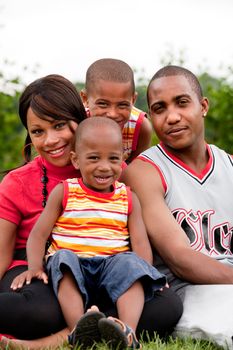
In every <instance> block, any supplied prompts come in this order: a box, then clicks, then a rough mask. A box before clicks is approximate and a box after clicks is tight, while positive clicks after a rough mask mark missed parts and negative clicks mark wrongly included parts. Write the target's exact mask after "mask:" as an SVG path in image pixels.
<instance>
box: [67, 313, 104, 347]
mask: <svg viewBox="0 0 233 350" xmlns="http://www.w3.org/2000/svg"><path fill="white" fill-rule="evenodd" d="M102 318H105V315H104V314H103V313H102V312H100V311H88V312H86V313H85V314H84V315H83V316H82V317H81V318H80V320H79V321H78V323H77V325H76V326H75V328H74V330H73V331H72V332H71V334H70V335H69V336H68V342H69V344H70V345H72V346H76V345H80V346H81V348H82V349H87V348H90V347H92V346H93V345H95V344H96V343H98V342H100V341H101V335H100V332H99V328H98V322H99V321H100V320H101V319H102Z"/></svg>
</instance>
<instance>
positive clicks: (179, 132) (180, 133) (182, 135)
mask: <svg viewBox="0 0 233 350" xmlns="http://www.w3.org/2000/svg"><path fill="white" fill-rule="evenodd" d="M148 100H149V113H150V117H151V121H152V124H153V127H154V130H155V132H156V134H157V136H158V138H159V139H160V140H161V141H162V142H163V143H164V144H165V145H166V146H167V147H168V148H170V149H173V150H181V149H184V148H187V147H191V146H193V145H194V144H196V143H197V142H198V141H200V140H202V141H203V140H204V118H203V117H204V114H205V113H206V112H207V111H208V100H207V99H205V98H203V99H202V100H201V101H200V99H199V98H198V96H197V93H196V92H195V91H194V89H193V88H192V86H191V84H190V82H189V80H188V79H187V78H186V77H184V76H181V75H177V76H168V77H162V78H158V79H155V80H154V81H153V82H152V83H151V85H150V88H149V91H148Z"/></svg>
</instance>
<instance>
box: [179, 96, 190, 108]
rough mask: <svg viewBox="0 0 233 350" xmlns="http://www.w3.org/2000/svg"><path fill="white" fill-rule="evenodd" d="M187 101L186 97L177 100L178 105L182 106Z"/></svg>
mask: <svg viewBox="0 0 233 350" xmlns="http://www.w3.org/2000/svg"><path fill="white" fill-rule="evenodd" d="M188 103H189V101H188V100H187V99H186V98H182V99H180V100H179V101H178V104H179V106H181V107H184V106H186V105H187V104H188Z"/></svg>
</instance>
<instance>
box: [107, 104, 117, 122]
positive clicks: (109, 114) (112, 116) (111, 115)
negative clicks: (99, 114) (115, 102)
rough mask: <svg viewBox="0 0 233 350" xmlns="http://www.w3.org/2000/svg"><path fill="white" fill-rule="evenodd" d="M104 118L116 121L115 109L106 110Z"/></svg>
mask: <svg viewBox="0 0 233 350" xmlns="http://www.w3.org/2000/svg"><path fill="white" fill-rule="evenodd" d="M106 117H107V118H110V119H113V120H115V119H117V117H118V113H117V110H116V107H114V106H112V107H109V108H108V110H107V111H106Z"/></svg>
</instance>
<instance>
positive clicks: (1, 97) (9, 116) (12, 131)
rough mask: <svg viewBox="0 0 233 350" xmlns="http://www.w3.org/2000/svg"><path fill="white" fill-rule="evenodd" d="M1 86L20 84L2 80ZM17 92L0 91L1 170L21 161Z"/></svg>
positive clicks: (21, 127) (21, 128)
mask: <svg viewBox="0 0 233 350" xmlns="http://www.w3.org/2000/svg"><path fill="white" fill-rule="evenodd" d="M1 83H2V86H4V87H5V88H6V87H9V84H8V85H7V84H6V83H11V87H12V85H14V86H17V87H18V86H20V82H19V81H18V80H12V81H10V82H6V81H4V82H3V78H2V80H1ZM8 90H9V89H8ZM18 98H19V92H17V90H15V89H14V90H13V91H12V89H11V91H10V92H0V120H1V128H0V139H1V143H0V169H1V171H3V170H6V169H10V168H12V167H14V166H16V165H18V164H19V163H22V161H23V160H22V147H23V136H24V128H23V126H22V125H21V123H20V120H19V118H18V116H17V108H18Z"/></svg>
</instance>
